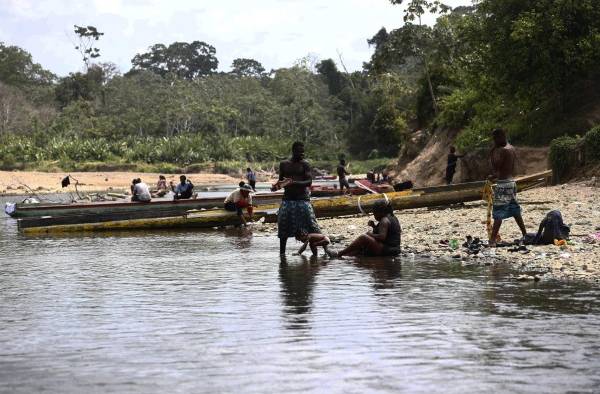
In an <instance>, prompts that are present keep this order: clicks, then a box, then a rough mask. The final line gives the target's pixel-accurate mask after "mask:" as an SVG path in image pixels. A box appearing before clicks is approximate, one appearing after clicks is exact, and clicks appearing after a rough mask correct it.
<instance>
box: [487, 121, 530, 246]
mask: <svg viewBox="0 0 600 394" xmlns="http://www.w3.org/2000/svg"><path fill="white" fill-rule="evenodd" d="M492 136H493V139H494V148H493V149H492V151H491V152H490V164H491V166H492V170H493V175H490V176H489V179H490V180H496V185H495V186H494V205H493V211H492V217H493V218H494V224H493V227H492V234H491V236H490V242H489V245H490V246H491V247H494V246H496V239H497V237H498V232H499V231H500V226H501V225H502V221H503V220H504V219H508V218H511V217H512V218H515V221H516V222H517V225H518V226H519V229H520V230H521V233H522V234H523V236H525V235H527V231H526V229H525V223H523V217H521V206H520V205H519V202H518V201H517V184H516V183H515V181H514V180H513V176H514V173H515V166H516V161H517V155H516V152H515V148H514V147H513V146H512V145H511V144H509V143H508V140H507V138H506V133H505V132H504V130H503V129H495V130H494V131H493V132H492Z"/></svg>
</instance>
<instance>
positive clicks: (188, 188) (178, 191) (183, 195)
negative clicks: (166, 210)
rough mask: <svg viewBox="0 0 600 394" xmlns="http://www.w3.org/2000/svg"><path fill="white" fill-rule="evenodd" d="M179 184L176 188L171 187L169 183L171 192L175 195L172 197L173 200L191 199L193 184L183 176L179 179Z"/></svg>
mask: <svg viewBox="0 0 600 394" xmlns="http://www.w3.org/2000/svg"><path fill="white" fill-rule="evenodd" d="M179 181H180V182H179V183H178V184H177V186H174V185H173V182H171V190H172V191H173V193H175V196H174V197H173V199H174V200H184V199H188V198H192V194H193V191H194V184H193V183H192V182H191V181H190V180H189V179H187V178H186V176H185V175H182V176H180V177H179Z"/></svg>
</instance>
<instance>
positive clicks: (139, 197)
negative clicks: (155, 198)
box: [133, 182, 152, 201]
mask: <svg viewBox="0 0 600 394" xmlns="http://www.w3.org/2000/svg"><path fill="white" fill-rule="evenodd" d="M133 195H134V196H135V197H136V201H150V200H151V199H152V197H151V196H150V190H149V189H148V185H146V184H145V183H144V182H140V183H136V184H135V185H134V186H133Z"/></svg>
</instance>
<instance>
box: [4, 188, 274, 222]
mask: <svg viewBox="0 0 600 394" xmlns="http://www.w3.org/2000/svg"><path fill="white" fill-rule="evenodd" d="M281 196H282V193H256V194H255V195H254V197H253V199H254V203H256V204H261V205H263V204H269V203H272V202H276V201H279V200H281ZM223 200H225V198H224V197H211V198H196V199H189V200H167V199H153V200H152V201H151V202H146V203H144V202H130V201H103V202H83V203H71V204H63V203H40V204H25V203H18V204H16V206H15V210H14V212H13V213H12V214H11V215H10V216H11V217H14V218H27V217H42V216H52V217H59V216H60V217H62V216H88V217H91V216H93V215H107V214H121V215H125V216H128V217H129V216H130V217H136V215H137V217H140V218H150V217H164V216H173V215H181V214H184V213H186V212H188V211H190V210H200V209H211V208H220V207H222V206H223Z"/></svg>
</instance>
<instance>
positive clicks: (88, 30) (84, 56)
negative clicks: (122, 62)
mask: <svg viewBox="0 0 600 394" xmlns="http://www.w3.org/2000/svg"><path fill="white" fill-rule="evenodd" d="M74 32H75V35H76V36H77V39H78V40H79V44H77V45H76V46H75V49H76V50H77V51H78V52H79V54H80V55H81V60H83V63H84V64H85V68H86V70H87V69H88V68H89V67H90V62H91V61H92V60H93V59H96V58H98V57H100V48H98V47H96V41H98V40H99V39H100V37H102V36H103V35H104V33H102V32H100V31H98V29H97V28H96V27H94V26H77V25H74Z"/></svg>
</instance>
